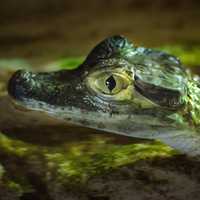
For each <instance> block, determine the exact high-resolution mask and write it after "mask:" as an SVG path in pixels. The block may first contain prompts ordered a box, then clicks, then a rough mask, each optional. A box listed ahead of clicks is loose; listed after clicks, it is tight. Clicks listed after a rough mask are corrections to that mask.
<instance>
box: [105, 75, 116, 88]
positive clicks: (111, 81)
mask: <svg viewBox="0 0 200 200" xmlns="http://www.w3.org/2000/svg"><path fill="white" fill-rule="evenodd" d="M106 86H107V87H108V89H109V91H110V92H112V90H113V89H114V88H115V87H116V81H115V79H114V77H113V76H112V75H111V76H110V77H109V78H107V79H106Z"/></svg>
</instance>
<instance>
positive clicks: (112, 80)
mask: <svg viewBox="0 0 200 200" xmlns="http://www.w3.org/2000/svg"><path fill="white" fill-rule="evenodd" d="M94 86H95V88H96V89H97V90H98V91H100V92H101V93H103V94H106V95H115V94H118V93H119V92H120V91H121V90H123V89H125V88H126V87H127V86H128V83H127V81H126V80H125V79H124V78H123V77H122V76H120V75H119V74H115V73H113V74H110V73H104V74H101V77H99V78H97V79H96V80H95V82H94Z"/></svg>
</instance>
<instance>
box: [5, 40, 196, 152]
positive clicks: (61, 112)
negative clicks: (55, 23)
mask: <svg viewBox="0 0 200 200" xmlns="http://www.w3.org/2000/svg"><path fill="white" fill-rule="evenodd" d="M187 83H188V75H187V73H186V72H185V70H184V68H183V67H182V65H181V63H180V61H179V60H178V59H176V58H175V57H174V56H171V55H169V54H166V53H164V52H160V51H156V50H152V49H147V48H142V47H135V46H134V45H133V44H131V43H130V42H129V41H128V40H127V39H126V38H124V37H121V36H113V37H110V38H107V39H105V40H104V41H102V42H101V43H99V44H98V45H97V46H96V47H95V48H94V49H93V50H92V51H91V52H90V53H89V55H88V56H87V58H86V60H85V61H84V62H83V64H81V65H80V66H79V67H78V68H76V69H74V70H61V71H57V72H42V73H41V72H40V73H33V72H28V71H23V70H20V71H17V72H16V73H15V74H14V75H13V76H12V78H11V79H10V81H9V85H8V92H9V94H10V96H11V97H12V98H13V100H15V102H17V103H18V104H20V105H21V106H23V107H26V108H28V109H30V110H36V111H43V112H46V113H48V114H49V115H51V116H53V117H55V118H58V119H62V120H63V119H64V120H65V121H66V122H68V123H71V124H75V125H80V126H83V127H90V128H94V129H98V130H104V131H107V132H112V133H116V134H121V135H126V136H131V137H139V138H150V139H161V140H163V141H164V142H166V143H168V144H170V145H171V146H175V147H177V146H181V148H179V149H181V150H182V149H183V151H184V150H185V149H186V148H185V147H184V148H183V147H182V146H183V145H178V144H177V141H176V142H175V140H174V139H171V138H176V137H175V136H176V135H180V133H181V135H183V132H185V131H183V130H186V129H187V130H188V128H186V127H187V126H188V120H187V119H186V118H185V117H184V114H183V113H184V112H185V108H186V101H185V99H186V96H187V88H188V87H187ZM183 127H184V128H183ZM187 134H188V133H184V135H186V136H188V135H187ZM169 138H170V139H169ZM182 138H185V137H182ZM179 141H183V140H181V139H180V138H179ZM179 143H180V142H179ZM192 148H193V147H190V151H191V152H194V150H192ZM186 152H188V151H187V150H186Z"/></svg>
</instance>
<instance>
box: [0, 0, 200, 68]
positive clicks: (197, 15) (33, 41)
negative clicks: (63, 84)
mask: <svg viewBox="0 0 200 200" xmlns="http://www.w3.org/2000/svg"><path fill="white" fill-rule="evenodd" d="M199 22H200V1H199V0H153V1H150V0H121V1H120V0H101V1H97V0H96V1H95V0H84V1H82V0H74V1H67V0H6V1H2V2H1V6H0V47H1V48H0V58H1V59H2V58H3V59H10V58H12V59H13V58H20V59H21V58H22V59H28V60H29V61H30V63H32V64H33V65H34V66H39V65H42V64H43V63H46V62H49V61H52V60H54V59H59V58H61V57H68V56H73V57H74V56H84V55H86V54H87V53H88V52H89V51H90V50H91V48H92V47H93V46H94V45H96V43H97V42H99V41H100V40H102V39H104V38H105V37H108V36H111V35H113V34H122V35H124V36H126V37H128V38H129V39H130V40H131V41H132V42H133V43H135V44H136V45H141V46H147V47H156V48H157V47H158V48H163V47H164V48H166V49H169V48H168V47H173V48H172V52H175V54H176V53H177V54H178V56H179V54H181V53H182V50H184V52H185V50H186V51H187V52H188V53H189V58H188V55H185V56H186V57H185V58H183V59H185V60H186V64H187V62H188V63H189V64H191V65H193V64H194V63H195V61H196V60H199V46H200V24H199ZM194 48H195V50H194ZM190 50H191V51H190ZM191 52H195V54H194V53H193V54H192V55H190V54H191ZM188 60H189V61H188Z"/></svg>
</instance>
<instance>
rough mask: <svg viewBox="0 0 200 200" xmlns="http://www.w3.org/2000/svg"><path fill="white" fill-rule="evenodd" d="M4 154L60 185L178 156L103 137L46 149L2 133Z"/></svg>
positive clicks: (158, 147)
mask: <svg viewBox="0 0 200 200" xmlns="http://www.w3.org/2000/svg"><path fill="white" fill-rule="evenodd" d="M0 151H1V152H4V153H5V154H6V155H8V156H9V157H12V156H14V157H18V158H20V159H22V160H23V162H24V163H25V164H26V165H27V168H29V169H31V170H32V171H34V170H33V169H34V167H35V166H36V168H37V170H38V169H40V170H41V173H43V171H45V174H44V177H45V176H46V175H47V174H48V176H53V177H54V178H55V179H56V180H59V182H60V183H63V182H68V181H71V180H73V181H74V182H84V181H85V180H87V179H88V178H90V177H91V176H93V175H96V174H100V173H103V172H105V171H107V170H110V169H115V168H118V167H120V166H123V165H127V164H129V163H134V162H136V161H138V160H143V159H152V158H154V157H157V156H161V157H167V156H172V155H174V154H175V153H176V152H175V151H174V150H172V149H171V148H170V147H168V146H165V145H163V144H161V143H159V142H151V143H145V144H127V145H118V144H112V143H110V141H109V139H107V138H105V137H101V136H99V137H93V138H91V139H89V140H87V141H82V142H80V141H77V142H74V143H70V144H69V143H67V142H66V143H64V144H62V145H60V146H54V147H53V146H52V147H51V146H50V147H44V146H40V145H32V144H28V143H25V142H22V141H19V140H15V139H11V138H8V137H6V136H5V135H3V134H0ZM43 163H45V164H44V165H43ZM44 166H45V167H46V169H45V170H44ZM18 167H19V168H20V166H18ZM20 173H21V172H20ZM37 173H39V172H38V171H37ZM55 174H56V175H55Z"/></svg>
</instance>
